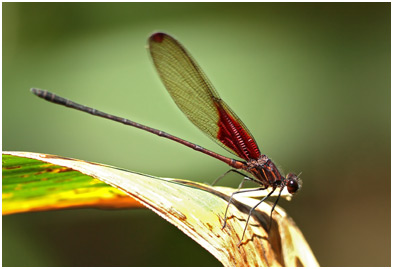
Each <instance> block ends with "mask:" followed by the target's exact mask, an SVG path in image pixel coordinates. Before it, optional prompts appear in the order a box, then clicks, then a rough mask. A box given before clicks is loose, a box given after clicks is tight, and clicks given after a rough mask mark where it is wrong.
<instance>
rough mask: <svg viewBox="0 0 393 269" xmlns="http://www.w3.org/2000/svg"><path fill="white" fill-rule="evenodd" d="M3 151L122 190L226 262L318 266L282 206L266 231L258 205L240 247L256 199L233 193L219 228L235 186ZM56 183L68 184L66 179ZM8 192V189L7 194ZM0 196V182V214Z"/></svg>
mask: <svg viewBox="0 0 393 269" xmlns="http://www.w3.org/2000/svg"><path fill="white" fill-rule="evenodd" d="M3 154H7V155H13V156H19V157H25V158H30V159H35V160H40V161H42V162H45V163H50V164H54V165H57V166H59V167H60V168H63V169H64V168H68V169H72V170H76V171H79V172H81V173H82V174H84V175H88V176H90V177H94V178H96V179H99V180H101V181H103V182H105V183H107V184H109V185H111V186H113V187H115V188H116V189H117V191H116V192H118V190H121V191H122V192H124V193H126V194H127V195H129V196H131V197H132V198H134V199H135V200H137V201H139V202H141V203H142V204H143V205H145V206H146V207H148V208H150V209H151V210H153V211H154V212H156V213H157V214H158V215H160V216H161V217H163V218H164V219H166V220H167V221H169V222H170V223H172V224H173V225H175V226H176V227H178V228H179V229H180V230H181V231H183V232H184V233H185V234H187V235H188V236H189V237H191V238H192V239H193V240H195V241H196V242H197V243H198V244H200V245H201V246H202V247H204V248H205V249H206V250H208V251H209V252H210V253H211V254H212V255H213V256H215V257H216V258H217V259H218V260H219V261H220V262H221V263H222V264H223V265H224V266H318V262H317V261H316V259H315V257H314V255H313V253H312V251H311V249H310V247H309V246H308V244H307V242H306V240H305V239H304V237H303V235H302V233H301V232H300V230H299V229H298V228H297V227H296V225H295V223H294V222H293V220H292V219H291V218H290V217H288V216H287V215H286V213H285V211H284V210H283V209H282V208H280V207H276V210H275V212H274V214H273V222H272V227H271V229H270V231H269V233H268V232H267V230H268V229H267V227H268V223H269V215H270V210H271V205H270V204H268V203H263V204H261V205H260V206H259V207H258V209H257V210H256V211H255V212H254V214H253V215H252V217H251V219H250V223H249V225H248V227H247V230H246V234H245V237H244V240H243V242H242V243H241V244H240V245H239V246H238V243H239V240H240V238H241V236H242V233H243V229H244V225H245V222H246V219H247V215H248V211H249V210H250V208H251V207H252V206H254V205H255V204H256V202H257V201H258V200H256V199H254V198H250V197H244V196H236V199H235V200H234V203H233V205H231V206H230V207H229V213H228V220H227V225H226V227H225V228H224V229H222V224H223V222H224V219H223V216H224V214H225V209H226V207H227V203H228V202H227V201H228V200H229V197H230V195H231V193H232V192H233V191H234V189H231V188H224V187H212V186H209V185H205V184H201V183H196V182H191V181H186V180H178V179H164V178H158V177H153V176H148V175H144V174H140V173H135V172H130V171H126V170H122V169H119V168H115V167H111V166H106V165H102V164H97V163H90V162H85V161H80V160H75V159H69V158H62V157H59V156H54V155H48V154H38V153H27V152H3ZM3 158H4V157H3ZM3 166H4V165H3ZM60 168H59V169H60ZM3 169H4V167H3ZM3 176H4V175H3ZM20 176H22V175H20ZM20 176H19V180H21V178H20ZM74 176H81V174H80V173H78V175H74ZM22 180H23V177H22ZM3 181H4V179H3ZM59 184H65V185H67V182H59ZM96 187H98V188H100V187H99V186H96ZM101 187H102V188H104V187H103V186H101ZM14 191H15V192H17V190H14ZM116 192H115V193H116ZM7 195H12V193H11V192H8V194H7ZM116 195H117V194H116ZM261 195H263V194H261ZM121 196H122V195H120V197H121ZM4 199H5V198H4V185H3V213H4V206H7V205H5V204H7V200H4ZM25 202H26V201H25ZM113 202H115V200H113ZM109 204H110V202H109Z"/></svg>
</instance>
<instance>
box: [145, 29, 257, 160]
mask: <svg viewBox="0 0 393 269" xmlns="http://www.w3.org/2000/svg"><path fill="white" fill-rule="evenodd" d="M149 50H150V54H151V56H152V59H153V62H154V65H155V67H156V69H157V71H158V74H159V76H160V78H161V80H162V82H163V83H164V85H165V87H166V89H167V90H168V92H169V94H170V95H171V97H172V99H173V100H174V101H175V103H176V105H177V106H178V107H179V108H180V110H181V111H182V112H183V113H184V114H185V115H186V116H187V117H188V119H189V120H190V121H191V122H192V123H193V124H194V125H195V126H197V127H198V128H199V129H200V130H202V131H203V132H204V133H205V134H206V135H207V136H209V137H210V138H211V139H213V140H214V141H215V142H216V143H218V144H219V145H220V146H222V147H223V148H224V149H226V150H228V151H229V152H231V153H233V154H235V155H237V156H239V157H240V158H243V159H245V160H249V159H257V158H258V157H259V156H260V151H259V148H258V146H257V143H256V142H255V139H254V138H253V137H252V135H251V133H250V132H249V131H248V129H247V127H246V126H245V125H244V123H243V122H242V121H241V120H240V119H239V117H237V116H236V114H235V113H234V112H233V111H232V110H231V109H230V108H229V106H228V105H227V104H226V103H225V102H224V101H223V100H222V99H221V98H220V97H219V95H218V93H217V92H216V91H215V90H214V88H213V86H212V84H211V83H210V81H209V80H208V78H207V77H206V75H205V74H204V73H203V71H202V70H201V68H200V67H199V66H198V64H197V63H196V62H195V60H194V59H193V58H192V56H191V55H190V54H189V53H188V52H187V51H186V49H185V48H184V47H183V46H182V45H181V44H180V43H179V42H178V41H177V40H176V39H174V38H173V37H171V36H169V35H167V34H164V33H155V34H153V35H152V36H151V37H150V38H149Z"/></svg>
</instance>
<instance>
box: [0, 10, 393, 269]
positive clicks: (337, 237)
mask: <svg viewBox="0 0 393 269" xmlns="http://www.w3.org/2000/svg"><path fill="white" fill-rule="evenodd" d="M157 30H160V31H165V32H168V33H170V34H172V35H174V36H175V37H176V38H177V39H178V40H180V41H181V42H182V43H183V44H184V45H185V47H186V48H188V50H189V51H190V52H191V53H192V55H193V56H194V58H195V59H196V60H197V61H198V63H199V64H200V65H201V66H202V68H203V70H204V71H205V72H206V73H207V75H208V77H209V78H210V80H211V81H212V82H213V84H214V85H215V87H216V88H217V89H218V91H219V92H220V94H221V97H223V98H224V99H225V100H226V102H227V103H228V104H229V105H230V106H231V107H232V108H233V110H234V111H236V113H237V114H238V115H239V116H240V117H241V118H242V119H243V121H244V122H245V123H246V124H247V126H248V128H249V129H250V130H251V131H252V133H253V135H254V137H255V138H256V139H257V141H258V143H259V146H260V148H261V150H262V152H263V153H265V154H267V155H268V156H269V157H271V158H272V159H273V160H275V162H276V163H277V164H278V165H279V166H280V167H282V168H283V170H284V171H285V172H296V173H299V172H302V175H301V177H302V179H303V188H302V190H301V191H300V193H299V194H298V195H297V196H296V197H295V198H294V199H293V201H292V202H290V203H288V202H284V201H282V200H281V201H280V205H281V206H283V207H285V208H286V209H287V211H288V213H289V214H290V215H291V216H292V217H293V219H294V220H295V222H296V223H297V224H298V226H299V227H300V228H301V230H302V231H303V233H304V235H305V237H306V239H307V240H308V242H309V244H310V246H311V248H312V249H313V251H314V252H315V255H316V257H317V259H318V260H319V262H320V264H321V265H323V266H389V265H390V243H391V241H390V240H391V239H390V238H391V231H390V213H391V208H390V189H391V188H390V74H391V70H390V3H229V4H228V3H3V85H2V86H3V95H2V97H3V103H2V105H3V111H2V112H3V117H2V120H3V125H2V127H3V132H2V135H3V141H2V142H3V150H18V151H32V152H41V153H51V154H57V155H60V156H66V157H72V158H78V159H82V160H88V161H93V162H99V163H104V164H109V165H114V166H117V167H122V168H126V169H129V170H134V171H139V172H143V173H147V174H152V175H156V176H163V177H176V178H184V179H190V180H195V181H202V182H212V181H213V180H214V179H216V178H217V177H218V176H219V175H221V174H222V173H224V172H225V171H226V170H227V169H228V166H227V165H225V164H224V163H221V162H219V161H217V160H215V159H212V158H211V157H208V156H204V155H203V154H200V153H197V152H194V151H192V150H190V149H188V148H186V147H183V146H181V145H178V144H175V143H173V142H171V141H166V140H165V139H161V138H159V137H156V136H153V135H151V134H148V133H145V132H142V131H140V130H137V129H134V128H130V127H125V126H124V125H121V124H118V123H114V122H110V121H106V120H103V119H100V118H96V117H93V116H90V115H88V114H83V113H81V112H78V111H73V110H70V109H67V108H64V107H60V106H56V105H53V104H50V103H48V102H44V101H43V100H41V99H38V98H37V97H35V96H33V95H32V94H31V93H30V92H29V89H30V88H31V87H38V88H43V89H47V90H50V91H53V92H55V93H57V94H60V95H62V96H64V97H66V98H70V99H72V100H74V101H77V102H80V103H82V104H86V105H89V106H93V107H95V108H97V109H101V110H103V111H106V112H109V113H113V114H115V115H118V116H123V117H127V118H130V119H133V120H135V121H137V122H141V123H145V124H147V125H150V126H152V127H155V128H159V129H162V130H164V131H167V132H169V133H172V134H174V135H177V136H179V137H182V138H185V139H188V140H190V141H193V142H195V143H197V144H200V145H202V146H204V147H207V148H209V149H212V150H215V151H217V152H219V153H222V154H225V155H229V154H228V153H227V152H226V151H224V150H223V149H222V148H220V147H219V146H217V145H215V144H214V143H213V142H212V141H211V140H210V139H208V138H207V137H205V136H204V135H203V134H202V133H201V132H200V131H198V130H197V129H196V128H195V127H194V126H193V125H192V124H191V123H190V122H188V120H187V119H186V118H185V117H184V116H183V115H182V113H181V112H180V111H179V110H178V109H177V107H176V106H175V105H174V103H173V101H172V100H171V98H170V97H169V95H168V93H167V92H166V90H165V89H164V87H163V85H162V84H161V82H160V81H159V78H158V76H157V74H156V72H155V70H154V68H153V65H152V62H151V60H150V59H149V56H148V53H147V51H146V48H145V45H146V40H147V38H148V36H149V35H150V34H151V33H152V32H153V31H157ZM239 181H240V178H239V177H236V176H232V177H228V178H227V179H225V180H223V181H222V182H221V184H224V185H226V186H236V185H237V184H238V182H239ZM217 225H219V224H217ZM219 265H220V263H219V262H218V261H216V260H215V258H213V257H212V256H211V255H210V254H209V253H208V252H207V251H205V250H204V249H202V248H201V247H200V246H199V245H198V244H196V243H195V242H193V241H192V240H190V239H189V238H188V237H187V236H186V235H184V234H183V233H182V232H180V231H179V230H177V229H176V228H175V227H173V226H172V225H170V224H169V223H167V222H166V221H164V220H162V219H161V218H160V217H158V216H157V215H155V214H154V213H153V212H151V211H149V210H144V209H142V210H118V211H103V210H68V211H58V212H41V213H30V214H20V215H12V216H4V217H3V266H219Z"/></svg>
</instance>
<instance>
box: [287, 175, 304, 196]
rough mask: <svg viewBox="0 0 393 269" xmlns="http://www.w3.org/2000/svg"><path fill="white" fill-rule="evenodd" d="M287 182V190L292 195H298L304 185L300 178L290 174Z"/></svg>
mask: <svg viewBox="0 0 393 269" xmlns="http://www.w3.org/2000/svg"><path fill="white" fill-rule="evenodd" d="M285 182H286V186H287V190H288V192H289V193H290V194H294V193H296V192H297V191H298V190H299V189H300V187H301V185H302V181H301V180H300V178H299V177H298V176H297V175H295V174H293V173H289V174H288V175H287V177H286V178H285Z"/></svg>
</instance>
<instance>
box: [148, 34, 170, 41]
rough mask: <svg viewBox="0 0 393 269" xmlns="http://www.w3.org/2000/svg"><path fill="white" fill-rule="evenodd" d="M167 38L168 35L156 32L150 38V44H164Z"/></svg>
mask: <svg viewBox="0 0 393 269" xmlns="http://www.w3.org/2000/svg"><path fill="white" fill-rule="evenodd" d="M167 36H168V35H167V34H166V33H163V32H156V33H154V34H152V35H151V36H150V38H149V43H152V42H154V43H162V42H163V41H164V39H165V38H166V37H167Z"/></svg>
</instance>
